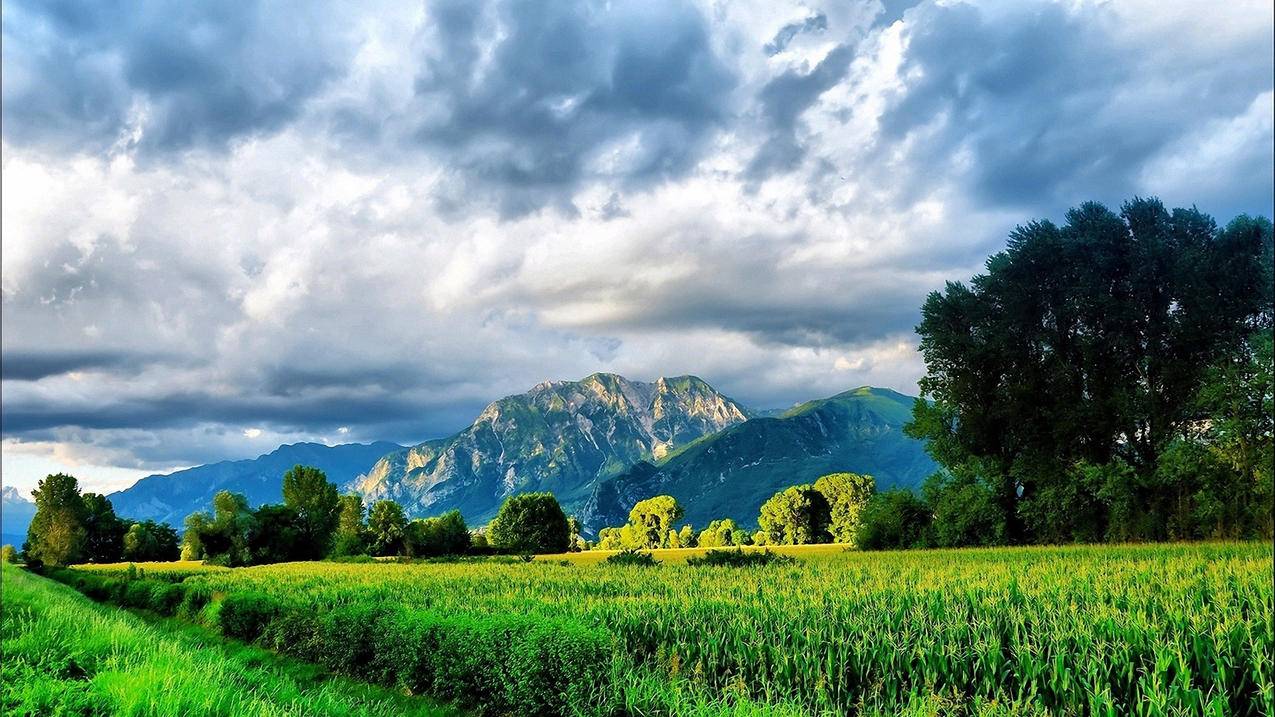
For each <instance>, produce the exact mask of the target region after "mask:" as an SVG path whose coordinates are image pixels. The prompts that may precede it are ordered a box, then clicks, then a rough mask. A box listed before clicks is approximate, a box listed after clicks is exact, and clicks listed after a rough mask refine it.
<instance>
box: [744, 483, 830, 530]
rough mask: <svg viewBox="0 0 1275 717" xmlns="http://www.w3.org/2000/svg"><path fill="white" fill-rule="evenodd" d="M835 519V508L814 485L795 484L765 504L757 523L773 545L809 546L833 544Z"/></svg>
mask: <svg viewBox="0 0 1275 717" xmlns="http://www.w3.org/2000/svg"><path fill="white" fill-rule="evenodd" d="M831 520H832V514H831V509H830V507H829V506H828V499H827V498H825V497H824V495H823V493H820V492H819V491H817V490H815V488H814V486H812V485H794V486H789V487H788V488H785V489H784V490H781V491H779V492H778V493H776V494H774V495H773V496H771V497H770V499H769V500H767V501H766V502H765V503H763V504H762V506H761V515H760V516H759V517H758V518H757V523H758V525H760V526H761V529H762V530H763V531H764V532H765V533H766V535H767V536H768V538H769V544H771V545H805V544H808V543H827V542H829V541H830V540H831V539H832V535H831V534H830V533H829V532H828V525H829V523H830V522H831Z"/></svg>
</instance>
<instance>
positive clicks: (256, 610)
mask: <svg viewBox="0 0 1275 717" xmlns="http://www.w3.org/2000/svg"><path fill="white" fill-rule="evenodd" d="M279 612H280V605H279V603H278V602H276V601H275V600H274V599H273V598H270V597H268V596H266V595H262V594H261V593H256V592H247V591H245V592H240V593H231V594H229V595H227V596H226V597H225V598H224V599H223V600H222V601H221V611H220V614H219V615H218V625H219V626H220V627H221V632H222V634H224V635H226V636H227V637H234V638H238V639H240V640H243V641H244V642H252V641H253V640H256V639H257V638H258V637H260V636H261V633H262V631H263V630H264V629H265V627H266V625H268V624H269V623H270V621H271V620H274V619H275V618H276V617H277V616H278V615H279Z"/></svg>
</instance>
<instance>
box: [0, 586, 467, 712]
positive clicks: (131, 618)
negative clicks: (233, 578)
mask: <svg viewBox="0 0 1275 717" xmlns="http://www.w3.org/2000/svg"><path fill="white" fill-rule="evenodd" d="M3 582H4V592H3V608H2V610H3V611H2V613H0V640H2V641H3V642H2V644H3V654H4V660H3V667H0V675H2V678H3V686H2V687H0V712H3V714H5V715H15V716H16V715H32V716H35V715H210V716H211V715H227V716H237V715H244V716H245V717H246V716H248V715H252V716H254V717H255V716H258V715H280V716H282V715H359V716H363V717H380V716H385V717H389V716H390V715H414V716H416V717H443V716H444V715H450V714H456V713H455V712H454V711H453V710H450V709H446V708H442V707H439V706H438V705H436V704H434V703H431V702H426V701H424V700H422V699H419V698H410V697H405V696H402V695H398V694H394V693H392V692H388V691H386V690H381V689H377V688H373V687H371V686H369V685H366V684H362V683H358V682H353V681H350V680H345V679H341V678H331V677H330V676H328V675H326V674H325V673H324V672H323V671H321V670H318V669H316V668H315V667H314V666H313V665H307V664H304V663H301V662H298V661H295V660H288V659H285V658H281V657H279V656H277V655H274V654H272V653H270V652H267V651H265V650H262V649H259V648H255V647H249V646H246V645H242V644H237V643H234V642H231V641H226V640H223V639H220V638H218V637H216V636H213V635H211V634H210V633H208V632H207V631H205V630H202V629H199V628H196V627H193V626H189V625H180V624H176V623H174V622H171V621H169V622H166V623H164V624H151V623H148V622H147V621H146V620H143V619H142V618H141V617H139V616H137V615H134V614H131V613H128V612H125V611H122V610H118V609H115V608H110V607H104V606H100V605H96V604H94V603H92V602H90V601H89V600H88V599H86V598H85V597H83V596H81V595H79V594H77V593H75V592H74V591H72V590H70V589H69V588H67V587H65V586H62V585H59V584H57V583H54V582H52V581H50V580H47V579H45V578H42V577H38V576H36V575H32V574H30V573H28V572H26V571H23V570H20V569H18V568H16V567H13V566H10V565H5V566H4V567H3Z"/></svg>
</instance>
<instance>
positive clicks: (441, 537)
mask: <svg viewBox="0 0 1275 717" xmlns="http://www.w3.org/2000/svg"><path fill="white" fill-rule="evenodd" d="M469 545H470V542H469V526H467V525H465V519H464V518H463V517H461V514H460V511H459V510H452V511H448V512H447V513H444V514H443V515H441V516H439V517H437V518H425V519H423V520H421V519H418V520H413V521H412V522H411V523H409V524H408V526H407V529H406V537H405V539H404V554H405V555H407V556H408V557H413V558H419V557H433V556H438V555H460V554H461V553H464V552H466V551H467V550H469Z"/></svg>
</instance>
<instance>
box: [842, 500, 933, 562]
mask: <svg viewBox="0 0 1275 717" xmlns="http://www.w3.org/2000/svg"><path fill="white" fill-rule="evenodd" d="M931 520H932V515H931V513H930V509H929V506H927V505H926V504H925V502H924V501H922V500H921V499H920V498H918V497H916V495H914V494H913V493H912V492H911V491H908V490H889V491H886V492H884V493H877V494H876V495H874V496H872V499H871V500H869V501H868V504H867V505H866V506H864V508H863V513H862V514H861V515H860V516H859V532H858V537H857V539H856V541H855V542H856V543H857V544H858V546H859V548H860V549H862V550H887V549H890V548H924V547H926V545H927V544H928V537H927V536H928V534H929V532H930V522H931Z"/></svg>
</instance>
